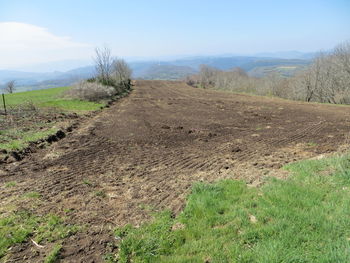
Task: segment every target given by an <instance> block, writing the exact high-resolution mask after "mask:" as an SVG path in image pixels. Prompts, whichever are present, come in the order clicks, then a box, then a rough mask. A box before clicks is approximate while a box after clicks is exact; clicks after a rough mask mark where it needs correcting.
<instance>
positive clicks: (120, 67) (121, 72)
mask: <svg viewBox="0 0 350 263" xmlns="http://www.w3.org/2000/svg"><path fill="white" fill-rule="evenodd" d="M131 74H132V70H131V68H130V67H129V65H128V64H127V63H126V62H125V60H124V59H115V60H114V62H113V76H114V78H113V80H114V82H115V85H114V87H115V89H116V91H117V92H119V93H122V92H123V91H125V90H129V89H130V87H131Z"/></svg>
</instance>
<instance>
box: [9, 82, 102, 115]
mask: <svg viewBox="0 0 350 263" xmlns="http://www.w3.org/2000/svg"><path fill="white" fill-rule="evenodd" d="M68 89H70V87H61V88H51V89H42V90H33V91H25V92H18V93H12V94H6V95H5V98H6V104H7V105H8V106H18V105H21V104H24V103H28V102H30V103H33V104H34V105H35V106H37V107H42V108H47V107H54V108H57V109H61V110H64V111H78V112H80V111H94V110H98V109H100V108H101V107H102V106H104V104H102V103H95V102H89V101H82V100H76V99H70V98H65V97H63V94H64V92H65V91H67V90H68Z"/></svg>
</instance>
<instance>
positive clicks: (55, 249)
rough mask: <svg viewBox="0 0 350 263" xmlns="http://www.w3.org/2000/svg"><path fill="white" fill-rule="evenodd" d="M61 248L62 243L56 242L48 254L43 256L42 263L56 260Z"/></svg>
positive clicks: (52, 262) (50, 262)
mask: <svg viewBox="0 0 350 263" xmlns="http://www.w3.org/2000/svg"><path fill="white" fill-rule="evenodd" d="M61 249H62V245H61V244H56V245H55V246H54V247H53V249H52V251H51V252H50V254H49V255H48V256H47V257H46V258H45V261H44V263H55V262H57V261H58V257H59V255H60V252H61Z"/></svg>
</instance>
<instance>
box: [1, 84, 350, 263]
mask: <svg viewBox="0 0 350 263" xmlns="http://www.w3.org/2000/svg"><path fill="white" fill-rule="evenodd" d="M82 126H84V127H83V128H82V129H80V130H79V131H78V132H77V133H76V134H74V135H70V136H67V138H65V139H63V140H61V141H60V142H58V143H56V144H53V145H52V146H51V147H50V148H49V149H45V150H42V151H40V152H38V153H35V154H33V155H32V156H30V157H29V158H27V159H25V160H24V161H22V162H19V163H15V164H11V165H7V166H3V167H0V169H1V170H0V183H1V186H0V187H1V188H0V189H1V193H0V200H2V201H1V202H2V203H3V204H5V203H6V201H7V200H12V199H13V197H14V196H18V195H21V194H23V193H26V192H29V191H37V192H39V193H40V194H41V196H42V201H43V205H42V206H41V207H40V209H39V210H38V211H37V212H39V213H48V212H51V213H57V214H59V215H65V211H67V210H69V211H72V213H71V214H70V220H71V221H72V222H74V223H76V224H81V225H86V226H88V229H87V230H86V231H85V232H83V233H80V234H78V235H76V236H73V237H71V238H69V239H68V240H67V241H65V243H64V247H63V248H64V249H63V252H62V255H63V257H64V260H63V261H64V262H100V261H101V260H102V257H101V255H103V254H104V253H106V251H107V248H106V247H107V243H108V242H109V241H111V239H112V237H111V236H110V233H111V232H110V229H111V227H112V226H116V225H124V224H126V223H133V224H139V223H140V222H142V221H143V220H145V219H147V218H148V217H149V209H147V208H149V207H151V208H155V209H163V208H170V209H172V210H173V211H174V212H179V211H180V210H181V208H182V207H183V205H184V197H185V196H186V194H187V193H188V191H189V188H190V186H191V184H192V183H193V182H195V181H214V180H218V179H221V178H239V179H244V180H246V181H247V183H250V184H253V185H257V184H259V183H261V182H262V181H263V178H264V177H265V176H270V175H272V176H283V173H282V172H281V171H279V170H278V169H279V168H280V167H281V166H282V165H284V164H286V163H288V162H292V161H295V160H299V159H303V158H308V157H313V156H316V155H319V154H323V153H328V152H332V151H336V150H337V149H338V147H339V146H341V145H342V144H344V141H345V137H346V134H348V133H349V128H350V107H339V106H330V105H320V104H306V103H299V102H290V101H284V100H280V99H272V98H271V99H270V98H261V97H256V96H247V95H238V94H231V93H225V92H217V91H209V90H203V89H195V88H191V87H189V86H187V85H185V84H184V83H181V82H164V81H138V82H137V86H136V87H135V90H134V91H133V92H132V94H131V95H130V96H129V97H128V98H124V99H123V100H122V101H121V102H118V103H116V104H115V105H113V106H112V107H111V108H109V109H107V110H105V111H104V112H103V113H101V114H100V115H98V116H96V117H95V118H94V119H93V120H91V121H90V122H89V123H87V124H86V125H82ZM9 181H16V182H17V185H16V187H14V188H10V189H9V188H5V187H3V183H5V182H9ZM20 205H22V206H25V205H26V204H20ZM29 247H30V244H29V245H27V246H25V247H24V248H22V251H21V252H18V253H17V258H20V257H21V256H23V254H25V253H27V254H28V253H29V252H30V251H31V250H33V248H31V249H30V248H29ZM28 251H29V252H28ZM39 254H40V253H39ZM39 256H40V255H39ZM36 258H37V256H33V257H32V259H31V260H32V261H30V260H29V262H37V261H36V260H35V259H36ZM13 259H14V260H13V261H16V256H15V255H14V257H13ZM17 261H18V260H17Z"/></svg>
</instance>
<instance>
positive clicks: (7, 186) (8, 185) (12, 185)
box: [5, 181, 17, 188]
mask: <svg viewBox="0 0 350 263" xmlns="http://www.w3.org/2000/svg"><path fill="white" fill-rule="evenodd" d="M16 185H17V182H15V181H12V182H7V183H6V184H5V187H6V188H10V187H14V186H16Z"/></svg>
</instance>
